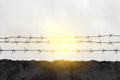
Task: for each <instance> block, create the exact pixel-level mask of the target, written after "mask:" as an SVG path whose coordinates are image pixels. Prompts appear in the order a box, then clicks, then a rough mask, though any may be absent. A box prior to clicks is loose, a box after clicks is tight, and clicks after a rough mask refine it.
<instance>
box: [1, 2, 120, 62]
mask: <svg viewBox="0 0 120 80" xmlns="http://www.w3.org/2000/svg"><path fill="white" fill-rule="evenodd" d="M119 10H120V0H0V36H16V35H25V36H29V35H33V36H39V35H41V34H42V35H43V34H44V35H48V34H51V35H52V34H57V35H58V34H61V33H65V34H71V35H98V34H99V33H100V34H109V33H113V34H120V31H119V29H120V27H119V26H120V11H119ZM81 45H82V46H83V47H88V46H87V45H85V44H81ZM0 46H1V47H3V48H18V46H16V45H11V44H7V45H5V44H0ZM19 46H20V47H23V45H22V44H20V45H19ZM25 46H26V45H25ZM33 46H34V44H33V45H31V46H27V47H31V48H35V47H36V45H35V47H33ZM90 46H91V45H89V47H90ZM95 46H96V45H93V47H92V48H94V47H95ZM117 46H119V45H117ZM37 47H38V46H37ZM83 47H82V48H83ZM89 47H88V48H89ZM104 47H105V46H104ZM110 47H111V48H113V47H116V45H115V46H110ZM98 48H99V46H98ZM65 55H66V58H63V54H62V55H61V57H62V58H63V59H69V60H92V59H93V60H98V61H101V60H108V61H119V60H120V58H119V57H120V55H119V54H114V53H106V54H100V53H94V54H92V55H91V54H88V53H84V54H71V55H67V54H64V56H65ZM59 56H60V55H58V54H54V55H51V54H40V55H38V54H34V53H30V54H29V53H27V54H24V53H15V54H10V53H2V54H0V59H13V60H33V59H34V60H55V59H62V58H61V57H59Z"/></svg>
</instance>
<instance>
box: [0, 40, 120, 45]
mask: <svg viewBox="0 0 120 80" xmlns="http://www.w3.org/2000/svg"><path fill="white" fill-rule="evenodd" d="M0 43H15V44H17V45H18V44H20V43H23V44H28V45H29V44H32V43H36V44H41V43H43V44H64V43H68V44H74V43H77V44H80V43H90V44H100V45H103V44H108V45H113V44H120V41H110V40H109V41H102V40H100V41H93V40H76V41H70V40H68V41H59V40H56V41H51V40H47V41H40V40H37V41H29V40H22V41H16V40H12V41H9V40H7V41H6V40H5V41H0Z"/></svg>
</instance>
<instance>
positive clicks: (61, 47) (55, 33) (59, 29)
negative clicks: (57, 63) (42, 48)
mask: <svg viewBox="0 0 120 80" xmlns="http://www.w3.org/2000/svg"><path fill="white" fill-rule="evenodd" d="M65 26H66V25H64V26H63V25H60V24H55V23H54V24H53V23H52V24H51V23H50V24H48V25H47V26H46V29H45V32H46V35H47V36H49V37H51V38H49V47H50V48H51V50H52V52H53V53H55V54H60V55H59V58H61V59H67V58H68V56H69V57H70V54H72V53H73V52H72V50H75V49H76V47H77V44H76V43H74V42H75V41H76V39H75V38H74V37H75V36H74V35H73V34H72V33H71V32H70V29H67V28H66V27H65ZM56 57H57V56H56Z"/></svg>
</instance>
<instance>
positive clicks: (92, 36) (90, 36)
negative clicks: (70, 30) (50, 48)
mask: <svg viewBox="0 0 120 80" xmlns="http://www.w3.org/2000/svg"><path fill="white" fill-rule="evenodd" d="M104 37H109V38H112V37H118V38H120V35H114V34H109V35H101V34H99V35H95V36H94V35H88V36H79V35H75V36H67V35H63V36H42V35H40V36H36V37H35V36H31V35H30V36H20V35H18V36H10V37H0V39H46V38H86V39H88V38H104Z"/></svg>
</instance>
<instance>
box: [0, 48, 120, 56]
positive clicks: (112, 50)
mask: <svg viewBox="0 0 120 80" xmlns="http://www.w3.org/2000/svg"><path fill="white" fill-rule="evenodd" d="M2 52H12V53H15V52H24V53H26V52H38V53H42V52H49V53H50V52H51V53H57V52H59V53H60V52H62V53H71V52H72V53H81V52H88V53H93V52H101V53H102V54H103V53H104V52H115V53H118V52H120V49H118V48H115V49H104V48H103V49H87V50H79V49H76V50H68V49H61V50H52V49H51V50H43V49H28V48H25V47H24V49H2V48H1V47H0V53H2Z"/></svg>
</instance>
